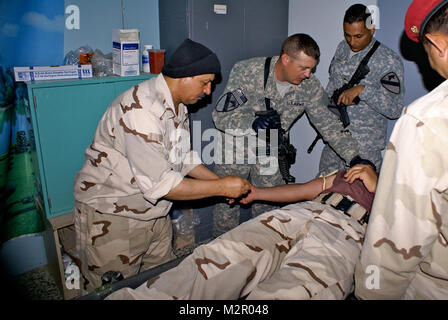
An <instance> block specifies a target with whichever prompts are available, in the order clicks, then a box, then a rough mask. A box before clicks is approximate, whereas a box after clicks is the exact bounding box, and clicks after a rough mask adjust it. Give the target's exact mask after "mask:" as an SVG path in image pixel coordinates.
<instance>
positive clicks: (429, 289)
mask: <svg viewBox="0 0 448 320" xmlns="http://www.w3.org/2000/svg"><path fill="white" fill-rule="evenodd" d="M405 31H406V34H407V36H408V37H409V38H410V39H411V40H414V41H416V42H422V44H423V47H424V49H425V51H426V52H427V54H428V57H429V62H430V63H431V66H432V68H433V69H435V70H436V71H437V72H438V73H439V74H440V75H441V76H443V77H444V78H448V54H447V53H448V0H443V1H441V0H431V1H429V0H415V1H414V2H412V3H411V5H410V7H409V9H408V11H407V14H406V19H405ZM447 96H448V81H445V82H443V83H442V84H441V85H439V87H437V88H436V89H434V90H433V91H431V92H430V93H428V94H427V95H425V96H424V97H422V98H420V99H418V100H416V101H415V102H414V103H412V104H411V105H409V106H408V107H407V108H405V110H404V113H403V115H402V116H401V118H400V119H399V120H398V122H397V123H396V125H395V128H394V131H393V133H392V136H391V138H390V141H389V144H388V146H387V151H386V154H385V157H384V162H383V166H382V168H381V172H380V179H379V183H378V191H377V193H376V196H375V201H374V204H373V210H372V214H371V218H370V222H369V226H368V228H367V236H366V240H365V242H364V246H363V249H362V253H361V259H360V262H359V263H358V264H357V266H356V274H355V280H356V291H355V293H356V296H357V297H359V298H362V299H445V300H446V299H448V100H447Z"/></svg>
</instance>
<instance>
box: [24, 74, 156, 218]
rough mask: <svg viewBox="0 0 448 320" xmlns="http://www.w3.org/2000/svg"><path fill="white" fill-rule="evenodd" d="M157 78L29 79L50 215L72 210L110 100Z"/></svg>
mask: <svg viewBox="0 0 448 320" xmlns="http://www.w3.org/2000/svg"><path fill="white" fill-rule="evenodd" d="M153 76H155V75H141V76H135V77H106V78H92V79H82V80H60V81H39V82H29V83H27V89H28V98H29V115H30V116H31V120H32V125H33V131H34V137H35V147H36V156H35V157H34V161H33V162H35V169H36V182H37V187H38V194H39V195H38V197H37V199H36V200H37V202H38V204H39V206H41V208H42V210H43V211H44V212H45V216H46V217H47V218H48V219H50V218H54V217H56V216H60V215H63V214H66V213H70V212H71V211H72V208H73V203H74V199H73V181H74V177H75V175H76V173H77V172H78V171H79V170H80V169H81V167H82V165H83V163H84V152H85V150H86V148H87V147H88V146H89V145H90V144H91V142H92V140H93V136H94V134H95V130H96V127H97V124H98V121H99V120H100V119H101V116H102V115H103V113H104V112H105V110H106V109H107V107H108V106H109V104H110V103H111V102H112V101H113V100H114V99H115V98H116V97H117V96H118V95H119V94H121V93H122V92H124V91H125V90H127V89H128V88H130V87H132V86H134V85H136V84H138V83H140V82H142V81H144V80H146V79H149V78H150V77H153Z"/></svg>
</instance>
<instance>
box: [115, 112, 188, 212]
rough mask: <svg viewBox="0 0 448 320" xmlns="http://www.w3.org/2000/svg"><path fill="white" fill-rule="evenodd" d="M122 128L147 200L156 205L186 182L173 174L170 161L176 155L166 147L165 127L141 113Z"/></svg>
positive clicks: (129, 115) (128, 117) (128, 118)
mask: <svg viewBox="0 0 448 320" xmlns="http://www.w3.org/2000/svg"><path fill="white" fill-rule="evenodd" d="M120 125H121V126H122V127H123V128H124V132H125V134H124V135H123V142H124V143H123V145H125V146H126V150H125V152H126V155H127V158H128V161H129V166H130V169H131V171H132V174H133V176H134V177H135V179H136V183H137V184H138V186H139V188H140V190H141V191H142V193H143V195H144V197H145V199H147V200H148V201H150V202H151V203H153V204H155V203H156V202H157V201H158V200H159V199H160V198H162V197H163V196H165V195H166V194H167V193H169V192H170V190H171V189H173V188H175V187H176V186H177V185H178V184H179V183H181V182H182V180H183V178H184V177H183V176H182V174H181V173H180V172H177V171H175V170H172V165H171V163H170V162H169V161H168V159H170V156H171V157H172V156H173V155H172V154H170V151H169V150H168V149H167V148H166V147H165V143H164V138H163V131H164V130H163V128H162V123H161V122H160V120H159V119H158V118H157V117H156V116H154V115H153V114H150V113H148V112H145V111H144V110H141V112H133V113H131V112H128V113H126V114H125V115H124V116H123V118H122V119H121V120H120ZM174 156H175V155H174Z"/></svg>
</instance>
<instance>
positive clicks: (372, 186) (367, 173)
mask: <svg viewBox="0 0 448 320" xmlns="http://www.w3.org/2000/svg"><path fill="white" fill-rule="evenodd" d="M344 178H345V182H348V183H353V182H354V181H355V180H356V179H360V180H361V181H362V182H363V183H364V185H365V186H366V188H367V190H369V192H371V193H375V191H376V185H377V183H378V173H377V172H376V171H375V170H373V168H372V167H371V166H370V165H368V164H357V165H355V166H353V167H352V168H350V169H348V170H347V172H346V173H345V175H344Z"/></svg>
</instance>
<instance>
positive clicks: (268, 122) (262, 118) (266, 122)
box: [252, 110, 282, 132]
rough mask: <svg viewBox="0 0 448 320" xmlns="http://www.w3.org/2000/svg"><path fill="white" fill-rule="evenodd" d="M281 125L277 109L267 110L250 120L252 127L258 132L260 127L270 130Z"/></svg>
mask: <svg viewBox="0 0 448 320" xmlns="http://www.w3.org/2000/svg"><path fill="white" fill-rule="evenodd" d="M281 127H282V123H281V120H280V115H279V114H278V112H277V110H269V112H265V113H263V114H261V115H259V116H258V117H257V118H256V119H255V120H254V122H252V129H254V130H255V132H258V130H260V129H262V130H263V129H264V130H270V129H280V128H281Z"/></svg>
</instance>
